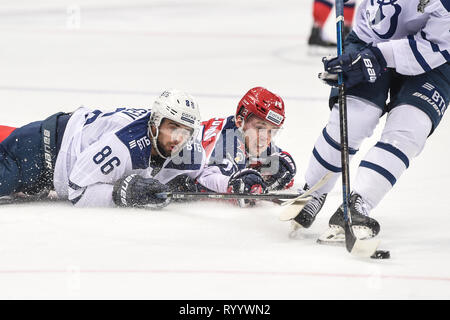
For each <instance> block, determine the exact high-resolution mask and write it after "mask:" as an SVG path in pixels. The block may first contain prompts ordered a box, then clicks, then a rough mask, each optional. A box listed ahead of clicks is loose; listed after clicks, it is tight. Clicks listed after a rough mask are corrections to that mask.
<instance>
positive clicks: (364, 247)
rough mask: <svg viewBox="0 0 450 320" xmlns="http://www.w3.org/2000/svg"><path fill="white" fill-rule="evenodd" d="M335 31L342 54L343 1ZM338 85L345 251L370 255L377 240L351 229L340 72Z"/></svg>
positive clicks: (338, 4) (339, 3) (338, 0)
mask: <svg viewBox="0 0 450 320" xmlns="http://www.w3.org/2000/svg"><path fill="white" fill-rule="evenodd" d="M335 3H336V32H337V54H338V56H341V55H342V54H343V34H344V1H343V0H336V2H335ZM338 85H339V87H338V88H339V96H338V102H339V123H340V138H341V165H342V197H343V203H342V207H343V211H344V220H345V226H344V229H345V246H346V248H347V251H348V252H350V253H351V254H353V255H356V256H360V257H370V256H372V255H373V254H374V253H375V251H376V250H377V247H378V244H379V240H375V239H370V240H359V239H357V238H356V237H355V234H354V233H353V229H352V217H351V214H349V197H350V169H349V147H348V125H347V98H346V96H345V85H344V77H343V74H342V72H341V73H339V74H338Z"/></svg>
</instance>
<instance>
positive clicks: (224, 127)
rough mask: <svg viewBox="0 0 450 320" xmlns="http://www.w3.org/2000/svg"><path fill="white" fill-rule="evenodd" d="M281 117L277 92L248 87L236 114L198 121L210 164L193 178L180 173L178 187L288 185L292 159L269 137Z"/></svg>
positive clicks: (236, 189) (215, 188)
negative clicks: (200, 122) (200, 124)
mask: <svg viewBox="0 0 450 320" xmlns="http://www.w3.org/2000/svg"><path fill="white" fill-rule="evenodd" d="M284 120H285V112H284V102H283V99H281V97H280V96H278V95H276V94H274V93H272V92H270V91H269V90H267V89H265V88H262V87H256V88H252V89H250V90H249V91H248V92H247V93H246V94H245V95H244V96H243V97H242V99H241V100H240V101H239V103H238V106H237V109H236V112H235V114H234V115H232V116H229V117H227V118H213V119H210V120H208V121H204V122H203V123H202V138H201V139H202V141H201V143H202V148H203V149H204V151H205V154H206V157H207V160H206V161H207V164H208V165H207V166H206V167H205V168H204V170H203V172H202V174H201V175H200V176H199V177H198V178H197V179H196V181H194V179H192V178H190V177H185V179H183V177H182V176H180V177H179V180H178V190H179V191H191V192H198V191H215V192H239V193H246V192H251V193H263V192H267V191H272V190H281V189H286V188H289V187H290V186H292V184H293V178H294V176H295V173H296V166H295V162H294V159H293V158H292V157H291V155H290V154H289V153H287V152H285V151H282V150H281V149H280V148H278V147H277V146H275V145H274V143H273V138H274V136H275V135H276V134H277V131H279V130H280V128H281V127H282V125H283V123H284ZM238 203H239V205H240V206H247V205H252V204H254V202H253V201H248V200H239V202H238Z"/></svg>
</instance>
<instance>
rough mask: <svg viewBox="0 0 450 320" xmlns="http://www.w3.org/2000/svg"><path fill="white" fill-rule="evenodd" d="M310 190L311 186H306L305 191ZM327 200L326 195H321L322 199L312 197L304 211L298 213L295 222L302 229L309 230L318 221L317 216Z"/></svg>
mask: <svg viewBox="0 0 450 320" xmlns="http://www.w3.org/2000/svg"><path fill="white" fill-rule="evenodd" d="M308 189H309V186H308V185H305V187H304V189H303V191H307V190H308ZM326 198H327V194H326V193H325V194H323V195H321V196H320V197H315V196H312V197H311V199H310V200H309V201H308V202H307V203H306V205H305V206H304V207H303V209H302V210H301V211H300V212H299V213H298V215H297V216H296V217H295V218H294V219H293V220H294V221H295V222H296V223H297V224H299V225H300V226H301V227H302V228H309V227H310V226H311V224H312V223H313V222H314V220H315V219H316V216H317V214H318V213H319V211H320V210H321V209H322V207H323V204H324V203H325V199H326Z"/></svg>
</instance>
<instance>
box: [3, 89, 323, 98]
mask: <svg viewBox="0 0 450 320" xmlns="http://www.w3.org/2000/svg"><path fill="white" fill-rule="evenodd" d="M0 91H20V92H24V91H28V92H60V93H83V94H120V95H145V96H158V95H160V94H161V92H160V91H139V90H107V89H73V88H43V87H12V86H0ZM191 94H192V95H193V96H196V97H203V98H219V99H240V98H241V97H242V96H240V95H233V94H219V93H218V94H215V93H212V94H210V93H198V92H191ZM283 99H284V100H297V101H320V102H323V101H328V96H323V97H307V96H283Z"/></svg>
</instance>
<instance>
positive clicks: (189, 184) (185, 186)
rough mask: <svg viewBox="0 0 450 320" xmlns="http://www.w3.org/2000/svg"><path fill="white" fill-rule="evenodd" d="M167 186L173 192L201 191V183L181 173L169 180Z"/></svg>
mask: <svg viewBox="0 0 450 320" xmlns="http://www.w3.org/2000/svg"><path fill="white" fill-rule="evenodd" d="M167 186H168V187H169V190H170V191H173V192H200V190H199V184H198V183H197V182H196V181H195V179H193V178H191V177H189V176H188V175H186V174H181V175H179V176H177V177H175V178H173V179H172V180H170V181H169V182H167Z"/></svg>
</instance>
